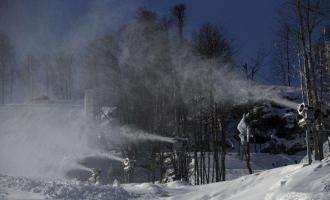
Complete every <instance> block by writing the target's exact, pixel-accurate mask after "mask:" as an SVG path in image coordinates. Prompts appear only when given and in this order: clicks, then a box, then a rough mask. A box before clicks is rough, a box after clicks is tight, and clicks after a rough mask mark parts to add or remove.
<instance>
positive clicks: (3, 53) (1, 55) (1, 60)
mask: <svg viewBox="0 0 330 200" xmlns="http://www.w3.org/2000/svg"><path fill="white" fill-rule="evenodd" d="M11 56H12V47H11V44H10V41H9V38H8V37H7V35H5V34H4V33H0V80H1V82H0V90H1V91H0V94H1V97H0V98H1V99H0V103H1V104H2V105H3V104H5V99H6V87H7V85H8V80H10V81H9V83H12V81H11V80H12V78H13V77H12V76H10V75H12V74H11V73H10V74H8V70H9V71H10V72H12V71H11V70H13V68H12V66H10V62H11ZM10 87H11V86H10Z"/></svg>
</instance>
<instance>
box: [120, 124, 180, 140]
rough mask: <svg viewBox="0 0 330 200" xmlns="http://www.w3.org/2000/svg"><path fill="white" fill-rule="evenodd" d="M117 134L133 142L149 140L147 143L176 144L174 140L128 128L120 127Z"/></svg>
mask: <svg viewBox="0 0 330 200" xmlns="http://www.w3.org/2000/svg"><path fill="white" fill-rule="evenodd" d="M119 134H120V135H122V136H123V137H125V138H127V139H129V140H135V141H144V140H149V141H158V142H166V143H171V144H173V143H175V142H176V140H175V138H171V137H165V136H160V135H155V134H150V133H147V132H145V131H142V130H134V129H132V128H130V127H128V126H123V127H120V128H119Z"/></svg>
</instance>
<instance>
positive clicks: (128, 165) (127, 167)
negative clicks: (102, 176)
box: [123, 158, 136, 172]
mask: <svg viewBox="0 0 330 200" xmlns="http://www.w3.org/2000/svg"><path fill="white" fill-rule="evenodd" d="M135 163H136V160H132V159H129V158H125V160H124V161H123V168H124V171H125V172H128V171H131V170H133V168H134V166H135Z"/></svg>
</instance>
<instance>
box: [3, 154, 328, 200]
mask: <svg viewBox="0 0 330 200" xmlns="http://www.w3.org/2000/svg"><path fill="white" fill-rule="evenodd" d="M10 191H14V192H10ZM10 195H11V196H12V197H15V196H16V197H17V196H21V197H22V196H24V195H29V196H31V197H32V196H34V198H36V199H43V198H42V197H44V199H65V200H76V199H79V200H84V199H93V200H94V199H97V200H105V199H109V200H124V199H125V200H128V199H143V200H146V199H153V200H156V199H163V200H165V199H168V200H170V199H173V200H201V199H203V200H216V199H221V200H242V199H244V200H316V199H317V200H329V199H330V159H328V160H324V161H322V162H314V163H313V164H312V165H309V166H306V165H304V164H296V165H289V166H286V167H280V168H275V169H271V170H267V171H263V172H258V173H255V174H252V175H248V176H243V177H241V178H238V179H235V180H232V181H225V182H220V183H213V184H209V185H202V186H192V185H189V184H187V183H184V182H179V181H176V182H170V183H166V184H158V183H157V184H152V183H142V184H123V185H119V184H118V185H117V186H116V187H113V186H110V185H95V184H91V183H87V182H77V181H63V180H61V181H60V180H53V181H45V180H44V181H38V180H31V179H26V178H15V177H10V176H4V175H0V199H10V198H8V197H9V196H10ZM38 195H39V196H38ZM16 199H17V198H16Z"/></svg>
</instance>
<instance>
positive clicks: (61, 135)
mask: <svg viewBox="0 0 330 200" xmlns="http://www.w3.org/2000/svg"><path fill="white" fill-rule="evenodd" d="M0 130H1V133H0V138H1V139H0V173H3V174H9V175H15V176H25V177H48V178H63V177H64V172H65V170H67V169H68V168H72V167H74V165H75V163H76V162H77V161H78V160H79V159H80V158H81V157H82V156H84V155H87V154H96V153H98V152H99V150H98V149H97V148H96V147H95V146H94V145H93V143H92V142H91V141H92V138H93V134H95V132H96V131H97V129H96V128H95V127H94V125H92V124H89V123H88V121H87V119H86V118H85V117H84V113H83V111H82V110H80V109H77V108H70V109H68V107H47V106H42V107H29V108H28V107H21V106H13V107H2V108H1V109H0Z"/></svg>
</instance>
